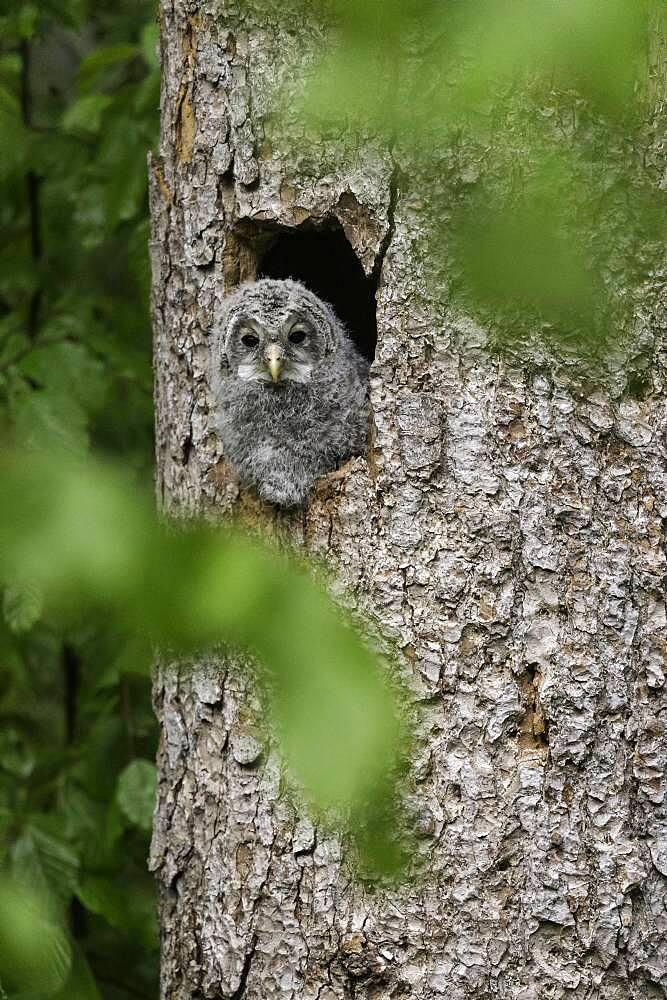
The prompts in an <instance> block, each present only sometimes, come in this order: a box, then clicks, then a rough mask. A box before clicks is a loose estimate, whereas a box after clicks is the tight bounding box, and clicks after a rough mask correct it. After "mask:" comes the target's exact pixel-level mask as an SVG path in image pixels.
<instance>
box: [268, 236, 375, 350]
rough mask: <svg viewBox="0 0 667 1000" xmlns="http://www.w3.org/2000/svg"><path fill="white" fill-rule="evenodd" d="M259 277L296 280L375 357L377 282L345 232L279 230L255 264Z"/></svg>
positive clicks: (359, 345) (359, 344)
mask: <svg viewBox="0 0 667 1000" xmlns="http://www.w3.org/2000/svg"><path fill="white" fill-rule="evenodd" d="M257 277H258V278H280V279H282V278H295V279H297V280H298V281H301V282H303V284H304V285H305V286H306V287H307V288H309V289H310V290H311V292H315V294H316V295H319V297H320V298H321V299H324V301H325V302H328V303H329V304H330V305H332V306H333V307H334V309H335V311H336V314H337V316H338V317H339V318H340V319H341V320H342V321H343V323H344V324H345V326H346V327H347V329H348V331H349V333H350V336H351V337H352V339H353V341H354V343H355V344H356V345H357V348H358V349H359V351H360V352H361V354H363V355H364V356H365V357H367V358H368V359H369V361H372V360H373V357H374V356H375V344H376V342H377V322H376V318H375V282H374V280H373V278H372V277H371V278H368V277H367V276H366V274H365V273H364V269H363V267H362V266H361V264H360V262H359V260H358V258H357V256H356V254H355V252H354V250H353V249H352V247H351V245H350V243H349V241H348V239H347V237H346V235H345V233H344V232H343V229H342V228H341V227H340V226H338V227H336V228H331V229H281V230H280V231H278V232H277V233H276V235H275V237H274V238H273V239H272V240H271V241H270V243H269V245H268V247H267V249H266V250H265V252H264V254H263V255H262V257H261V259H260V261H259V267H258V271H257Z"/></svg>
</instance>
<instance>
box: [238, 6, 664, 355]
mask: <svg viewBox="0 0 667 1000" xmlns="http://www.w3.org/2000/svg"><path fill="white" fill-rule="evenodd" d="M248 2H249V3H250V4H251V6H253V7H259V9H260V10H261V11H264V10H265V9H266V16H268V3H267V0H248ZM295 8H296V9H298V10H299V12H300V13H301V15H302V16H309V17H311V18H318V19H321V20H323V21H324V22H326V23H329V24H331V25H333V27H334V33H333V37H334V38H335V39H337V41H336V42H335V44H333V45H332V44H331V43H330V41H329V39H330V37H331V35H330V34H329V33H327V34H326V36H325V37H326V38H327V42H326V51H323V53H322V58H321V61H320V63H319V65H317V64H316V65H315V68H314V69H313V67H312V65H310V64H309V65H308V68H307V74H308V82H307V86H306V87H305V88H304V100H303V102H302V107H301V116H302V119H303V120H305V121H306V122H307V123H308V124H309V125H310V127H311V128H313V127H314V129H315V131H316V132H317V133H319V134H322V133H324V134H325V135H332V134H333V135H335V134H336V132H337V130H338V131H340V129H341V128H345V129H348V130H350V131H351V133H352V134H353V135H354V134H356V135H358V136H359V137H361V138H363V137H364V136H367V135H369V134H371V135H378V134H379V135H381V136H384V138H385V140H386V141H387V143H388V144H389V145H390V146H391V147H393V148H394V149H395V151H396V153H397V159H398V161H399V162H400V163H401V164H403V165H405V164H407V163H410V162H412V163H413V164H414V166H415V175H414V176H406V174H405V171H403V173H401V174H400V176H399V178H398V184H399V187H400V188H401V189H403V190H404V191H405V192H413V193H415V192H418V194H419V195H420V196H421V197H423V199H424V201H425V203H426V205H428V216H427V214H426V213H422V218H421V219H420V223H421V224H422V225H424V224H425V223H426V220H427V218H428V225H429V231H428V233H427V234H426V236H427V239H426V241H425V242H426V245H425V246H424V247H423V248H422V253H423V257H424V258H425V260H426V261H427V262H428V263H430V264H432V265H433V267H432V270H433V271H434V272H435V273H436V275H437V276H436V278H435V285H436V286H438V285H439V287H435V288H434V291H435V293H436V294H437V295H438V296H439V297H440V298H441V299H442V300H443V301H444V302H445V303H451V304H453V305H454V306H455V307H457V308H462V309H464V310H466V311H468V312H471V313H473V314H477V315H479V316H480V318H481V319H482V321H483V322H484V324H485V325H486V326H487V327H488V328H489V329H490V331H491V333H492V335H495V336H496V338H497V340H499V341H505V342H507V341H511V340H514V341H515V342H516V341H517V340H518V339H519V338H521V337H522V336H524V335H526V336H531V335H532V336H535V335H537V336H538V337H539V338H541V339H543V340H547V341H553V340H558V342H559V344H560V346H561V347H562V346H563V345H564V344H566V345H567V348H568V350H569V349H574V350H575V351H577V352H578V353H580V354H586V355H589V356H590V357H591V358H594V359H596V361H602V362H603V361H604V359H605V355H606V353H608V351H609V349H610V346H611V347H616V346H617V345H618V343H619V341H621V340H622V339H623V338H627V339H629V340H631V339H632V335H633V333H634V332H635V327H636V321H637V314H638V312H639V311H640V310H641V307H642V304H644V303H645V301H646V298H647V296H649V297H650V295H651V293H652V289H651V282H652V280H653V278H654V277H655V273H656V271H659V270H660V269H661V268H662V266H663V248H664V242H665V235H666V226H667V200H666V197H665V190H664V184H661V183H660V182H661V179H662V173H663V172H664V162H662V158H661V156H660V154H659V153H658V155H653V157H652V156H651V154H650V150H649V147H650V145H651V133H650V124H651V119H652V115H653V114H654V112H655V89H656V88H655V86H654V85H655V83H656V82H657V81H656V80H653V81H651V80H650V78H649V77H650V62H651V61H650V51H651V44H652V41H653V39H652V33H653V32H655V31H656V30H657V25H658V23H659V20H660V18H659V16H658V15H660V14H661V16H662V19H663V22H664V17H665V12H664V0H632V2H629V0H512V2H511V3H509V2H508V0H365V2H364V3H359V2H357V0H285V2H284V3H283V4H282V5H281V11H282V15H283V16H288V17H293V16H294V11H295ZM274 16H275V15H274ZM662 30H663V31H664V23H663V27H662ZM658 73H664V69H662V70H658ZM652 84H653V86H652ZM662 99H663V101H664V99H665V95H664V93H663V94H662ZM293 119H294V98H293V89H291V90H290V92H289V96H288V99H287V104H286V106H285V107H284V109H283V122H287V123H289V122H290V121H293ZM647 154H648V155H647Z"/></svg>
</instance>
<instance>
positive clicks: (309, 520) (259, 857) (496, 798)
mask: <svg viewBox="0 0 667 1000" xmlns="http://www.w3.org/2000/svg"><path fill="white" fill-rule="evenodd" d="M244 18H245V19H244ZM161 21H162V37H163V46H162V53H163V64H164V92H163V104H162V112H163V126H162V146H161V151H160V156H159V157H158V158H156V159H155V160H154V162H153V163H152V165H151V170H152V180H153V218H154V230H153V265H154V288H155V291H154V315H155V331H156V341H155V368H156V387H157V452H158V479H159V485H160V492H161V496H162V499H163V502H164V505H165V507H166V508H167V509H169V510H178V511H182V512H186V513H189V512H202V511H211V510H219V511H225V510H229V509H230V508H232V507H234V506H235V505H239V504H240V505H241V506H242V507H243V506H244V507H245V509H246V510H248V509H251V508H252V509H253V510H254V514H255V516H256V517H257V518H258V520H260V521H261V520H262V519H270V516H271V515H270V514H269V513H268V512H267V511H263V510H262V509H261V508H260V507H259V505H255V507H254V508H253V501H252V499H251V498H248V497H239V496H238V490H237V489H236V487H235V485H234V483H233V482H232V481H231V480H230V477H229V475H228V474H227V472H226V470H225V467H224V463H223V461H222V456H221V454H220V449H219V444H218V442H217V440H216V438H215V435H214V434H213V432H212V429H211V420H210V417H209V404H210V399H209V395H208V375H207V372H208V350H209V348H208V341H207V330H208V329H209V328H210V326H211V323H212V321H213V319H214V317H215V313H216V309H217V308H218V306H219V303H220V300H221V297H222V295H223V291H224V289H225V288H227V289H228V288H230V287H232V286H233V285H234V284H235V283H236V282H237V281H238V280H239V278H242V277H247V276H252V275H253V274H254V271H255V268H256V262H257V255H258V253H259V252H261V247H262V245H263V240H264V239H265V236H266V231H267V230H266V226H267V225H268V226H270V225H271V224H274V223H279V224H281V225H283V226H286V227H293V226H297V225H299V224H303V223H304V222H306V223H307V222H308V221H315V222H317V221H323V220H331V219H332V218H335V219H338V220H339V221H340V222H341V224H342V225H343V226H344V228H345V232H346V234H347V236H348V238H349V240H350V242H351V243H352V246H353V247H354V249H355V251H356V253H357V255H358V256H359V258H360V260H361V261H362V263H363V265H364V267H365V269H366V271H367V272H368V273H369V274H371V273H375V275H376V276H377V277H378V278H379V288H378V294H377V315H378V331H379V339H378V345H377V353H376V358H375V363H374V365H373V370H372V405H373V411H374V425H375V430H374V437H373V441H372V446H371V449H370V452H369V458H368V461H366V460H365V459H361V458H360V459H357V460H355V461H353V462H352V463H351V464H350V466H349V467H348V468H346V469H345V470H344V473H343V474H340V475H338V476H336V477H327V478H326V479H325V481H323V482H322V484H321V486H320V488H319V490H318V493H317V496H316V498H315V500H314V502H313V503H312V505H311V507H310V509H309V510H308V512H307V514H305V515H304V516H302V517H301V516H299V517H295V518H294V519H293V520H292V521H291V522H290V521H286V520H285V519H284V518H282V519H280V527H281V530H284V529H287V530H288V531H289V532H291V533H292V535H293V537H294V538H296V539H298V540H303V541H304V542H305V543H306V544H307V545H308V546H310V547H311V548H312V549H313V550H316V551H317V552H319V553H321V554H324V555H325V556H326V557H327V558H328V559H329V560H331V561H332V563H333V564H334V565H336V566H337V567H338V573H339V577H340V580H341V582H342V583H343V584H344V585H346V586H347V587H349V588H351V589H352V590H353V591H354V592H355V593H356V594H357V595H358V601H359V605H360V606H361V607H362V608H365V609H366V610H367V611H368V612H369V613H370V615H371V616H372V618H373V620H374V621H375V622H376V623H377V624H378V625H379V627H380V628H381V629H382V630H383V631H384V632H385V633H386V634H388V635H389V636H392V637H394V638H396V639H397V640H398V642H399V645H400V647H401V649H402V650H403V654H404V663H405V670H406V675H407V676H409V678H410V684H411V689H412V691H413V692H414V699H415V705H416V711H417V716H418V719H419V726H420V742H419V746H418V749H417V753H416V757H415V759H414V761H413V774H412V779H413V782H414V787H415V801H416V802H417V803H418V809H417V811H418V816H419V819H418V825H419V830H420V841H419V845H420V846H419V857H418V858H417V862H416V863H417V868H418V872H419V874H418V876H417V877H415V878H413V879H412V880H411V884H410V885H408V886H406V887H404V888H402V889H398V890H392V891H389V892H385V891H382V890H380V889H378V888H377V887H373V886H364V885H363V884H361V883H360V882H359V881H358V880H355V878H354V877H353V875H352V873H351V871H350V869H349V867H348V865H347V862H346V856H345V852H344V851H342V850H341V846H340V844H339V843H338V841H337V840H336V839H335V838H333V837H331V836H328V835H325V834H324V833H323V832H322V831H316V830H313V827H312V826H311V824H310V822H309V820H308V818H307V816H306V815H305V814H299V813H298V812H297V811H296V810H295V807H294V805H293V803H292V802H291V801H290V800H289V799H288V798H287V797H286V796H285V795H284V794H283V787H282V778H281V768H280V761H279V756H278V754H277V752H276V749H275V747H272V746H271V745H270V744H269V741H268V738H267V737H266V736H265V735H263V734H262V731H261V728H260V725H259V724H260V723H261V709H260V707H259V704H258V702H257V700H256V696H255V695H254V694H253V692H252V685H251V682H250V681H249V680H248V679H247V677H246V674H245V673H244V671H243V670H238V669H234V664H231V663H229V662H224V663H221V662H217V661H211V662H208V663H204V664H201V665H200V669H199V670H198V671H196V672H195V676H194V679H191V680H187V679H184V678H183V677H181V678H180V679H179V678H178V676H177V673H176V672H175V671H173V670H164V671H162V672H161V673H160V674H159V676H158V678H157V680H156V708H157V711H158V715H159V717H160V720H161V724H162V731H163V739H162V743H161V748H160V753H159V801H158V807H157V813H156V826H155V834H154V843H153V852H152V865H153V867H154V870H155V871H156V873H157V878H158V881H159V885H160V893H161V895H160V898H161V904H160V905H161V921H162V929H163V966H162V994H163V996H164V997H168V998H170V1000H186V998H187V1000H194V998H203V997H206V998H211V1000H213V998H215V1000H221V998H240V997H244V998H247V1000H269V998H274V997H276V998H277V997H281V998H286V1000H288V998H294V1000H297V998H299V1000H315V998H318V1000H339V998H340V1000H342V998H348V997H356V998H358V1000H371V998H389V997H401V996H413V997H419V998H424V1000H426V998H429V1000H431V998H437V997H439V996H442V995H446V996H447V997H448V998H450V1000H464V998H465V1000H472V998H473V997H474V998H480V997H503V998H507V1000H538V998H539V1000H552V998H561V997H568V998H570V997H572V998H582V1000H583V998H605V1000H612V998H614V1000H625V998H628V997H634V998H641V1000H644V998H649V997H659V996H664V995H665V985H666V984H667V938H666V937H665V933H666V931H667V895H666V893H665V878H666V877H667V815H666V811H665V764H666V761H667V744H666V737H665V721H666V710H667V706H666V703H665V694H664V691H665V662H666V655H667V628H666V618H665V602H664V574H665V553H664V525H665V522H664V521H663V518H665V517H666V516H667V491H666V481H665V467H664V432H665V427H666V422H667V413H666V407H665V399H666V397H667V385H666V383H665V360H666V359H665V354H664V353H662V351H663V350H664V343H662V342H661V335H662V333H663V332H664V331H662V330H661V329H659V328H658V326H657V324H655V323H654V324H653V327H652V329H651V330H650V331H649V333H650V338H649V339H650V345H651V346H650V348H647V347H646V345H645V344H644V345H643V347H642V350H643V352H644V355H646V352H647V350H649V351H650V357H651V363H650V368H649V372H648V379H647V378H646V377H645V374H644V375H643V376H642V392H641V393H640V396H641V398H635V397H633V395H632V394H631V393H629V392H628V391H627V387H628V385H630V386H631V385H632V384H633V382H632V378H633V374H634V373H633V369H632V365H630V367H628V368H626V364H625V362H624V361H622V363H621V364H620V365H619V367H618V368H617V371H616V374H615V375H610V376H609V377H608V378H607V379H606V382H605V381H604V380H603V381H602V382H598V383H597V384H594V383H593V382H591V381H590V380H588V381H586V380H584V379H582V378H580V377H579V375H578V367H579V366H578V364H577V363H576V362H572V363H569V364H568V363H567V362H566V361H560V362H559V361H557V360H556V359H554V360H553V361H552V362H550V363H549V364H546V363H545V361H544V358H542V359H541V363H540V367H539V368H537V367H536V366H534V365H532V366H531V364H530V363H528V361H527V360H526V359H525V358H523V359H522V358H519V357H518V356H511V355H508V354H506V355H503V356H498V355H494V354H493V353H492V352H490V351H489V350H488V349H487V346H486V345H487V335H486V333H485V331H484V330H482V329H480V328H479V327H478V326H477V325H476V324H475V323H473V322H472V321H471V320H470V319H468V318H466V317H464V316H461V315H460V314H456V313H454V312H453V311H447V312H446V313H445V312H443V311H442V309H441V307H439V306H436V305H435V303H434V299H433V294H432V291H431V290H430V286H429V284H428V282H427V281H426V278H425V272H424V268H423V267H422V266H421V264H420V260H421V255H422V253H423V249H422V248H423V243H422V242H421V241H422V237H423V234H424V232H425V230H426V228H427V225H428V205H427V204H426V203H425V200H424V197H423V192H422V191H420V190H419V187H420V185H419V178H418V174H417V173H416V169H415V168H414V166H413V165H412V164H410V163H409V161H407V160H402V159H401V156H402V154H400V152H398V151H397V150H394V151H393V152H392V153H391V154H390V153H389V152H387V151H383V150H381V149H378V148H374V147H373V146H371V145H366V146H364V148H363V150H362V151H361V152H358V153H357V154H350V153H347V152H345V151H344V149H343V147H342V145H341V144H336V143H333V142H332V143H330V144H329V145H327V144H323V145H322V146H320V147H317V148H312V146H311V149H310V150H309V152H308V155H306V153H304V152H303V150H299V151H298V152H297V153H295V146H294V143H293V141H292V139H291V138H290V137H289V136H288V137H286V136H285V132H284V130H283V131H277V130H275V131H274V130H273V126H272V119H271V109H272V101H273V100H274V95H275V93H276V88H277V87H278V86H279V84H280V83H281V82H284V81H285V80H289V79H290V77H291V74H293V73H294V72H295V67H298V66H299V65H301V63H302V62H303V61H304V54H305V53H307V52H308V51H309V50H310V49H311V48H312V46H313V44H314V43H315V42H316V41H317V38H316V33H315V32H314V29H313V31H312V37H310V36H309V32H310V31H311V29H309V28H308V27H307V26H303V25H299V26H296V25H295V26H294V27H293V30H292V31H289V32H288V31H287V30H286V29H285V28H284V27H279V26H278V25H277V24H276V25H270V24H267V23H264V24H263V25H256V24H253V23H252V22H251V20H250V18H249V17H248V16H247V15H242V14H241V12H240V10H238V9H236V7H235V6H234V4H232V3H228V4H222V5H221V4H219V3H216V2H214V0H200V2H194V0H169V2H167V0H163V2H162V4H161ZM656 149H657V147H656ZM656 149H654V154H655V155H659V153H660V150H659V149H657V152H656ZM397 178H401V182H400V184H397ZM406 178H412V180H411V181H408V180H406ZM651 338H652V339H651ZM647 342H648V341H647ZM644 362H645V357H644ZM313 669H314V670H316V669H317V660H316V657H314V659H313Z"/></svg>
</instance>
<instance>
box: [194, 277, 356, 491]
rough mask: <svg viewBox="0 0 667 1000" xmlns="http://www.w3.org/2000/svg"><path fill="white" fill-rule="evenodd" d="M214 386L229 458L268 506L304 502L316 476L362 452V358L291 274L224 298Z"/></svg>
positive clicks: (215, 352)
mask: <svg viewBox="0 0 667 1000" xmlns="http://www.w3.org/2000/svg"><path fill="white" fill-rule="evenodd" d="M213 390H214V395H215V403H216V411H217V429H218V433H219V435H220V438H221V440H222V443H223V446H224V453H225V458H226V459H227V460H228V461H229V462H230V464H231V465H232V467H233V468H234V470H235V472H236V474H237V476H238V478H239V480H240V482H241V483H242V484H243V485H244V486H252V487H254V488H255V489H256V491H257V492H258V493H259V495H260V496H261V497H262V498H263V499H264V500H268V501H269V502H270V503H275V504H279V505H280V506H281V507H298V506H301V505H302V504H304V503H305V502H306V501H307V499H308V496H309V494H310V491H311V488H312V485H313V481H314V480H315V479H316V478H317V477H318V476H321V475H323V474H324V473H325V472H329V471H331V470H332V469H335V468H336V467H337V466H338V465H339V464H340V463H341V462H342V461H343V460H344V459H346V458H349V457H350V456H351V455H355V454H359V453H360V452H363V451H364V449H365V445H366V437H367V433H368V414H369V410H368V362H367V361H366V360H365V359H364V358H363V357H361V355H360V354H359V353H358V352H357V350H356V348H355V346H354V344H353V343H352V341H351V340H350V339H349V337H348V336H347V334H346V332H345V328H344V327H343V325H342V323H341V322H340V320H339V319H338V318H337V316H336V315H335V313H334V311H333V309H332V308H331V306H329V305H327V303H326V302H322V301H321V300H320V299H318V298H317V296H316V295H313V293H312V292H310V291H308V289H307V288H305V287H304V286H303V285H301V284H299V283H298V282H297V281H291V280H288V281H274V280H272V279H269V278H263V279H261V280H260V281H255V282H252V283H249V284H245V285H241V287H240V288H238V289H237V291H235V292H233V293H232V294H231V295H230V296H228V297H227V298H226V299H225V300H224V303H223V306H222V315H221V318H220V321H219V323H218V325H217V327H216V330H215V337H214V344H213Z"/></svg>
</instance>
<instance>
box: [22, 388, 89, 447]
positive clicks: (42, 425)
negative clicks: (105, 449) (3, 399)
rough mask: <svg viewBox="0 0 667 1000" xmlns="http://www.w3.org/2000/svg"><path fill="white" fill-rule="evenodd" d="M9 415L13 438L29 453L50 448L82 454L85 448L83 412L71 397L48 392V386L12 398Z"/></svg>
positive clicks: (86, 439) (86, 438)
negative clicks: (12, 427) (12, 424)
mask: <svg viewBox="0 0 667 1000" xmlns="http://www.w3.org/2000/svg"><path fill="white" fill-rule="evenodd" d="M11 415H12V417H13V421H14V428H15V432H16V438H17V440H18V441H19V442H21V443H22V445H23V447H25V448H27V449H28V450H35V449H41V448H45V447H46V448H49V447H50V448H55V449H57V450H60V449H65V451H67V452H69V453H70V454H82V453H83V452H85V451H86V450H87V448H88V431H87V424H88V418H87V416H86V413H85V411H84V409H83V408H82V406H81V405H80V404H79V403H78V401H77V400H76V399H75V398H74V397H73V396H70V395H67V394H64V393H61V392H53V391H50V390H49V387H48V385H47V386H46V387H45V388H43V389H38V390H25V389H24V390H23V391H22V392H20V393H19V394H17V395H15V396H14V398H13V400H12V406H11Z"/></svg>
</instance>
